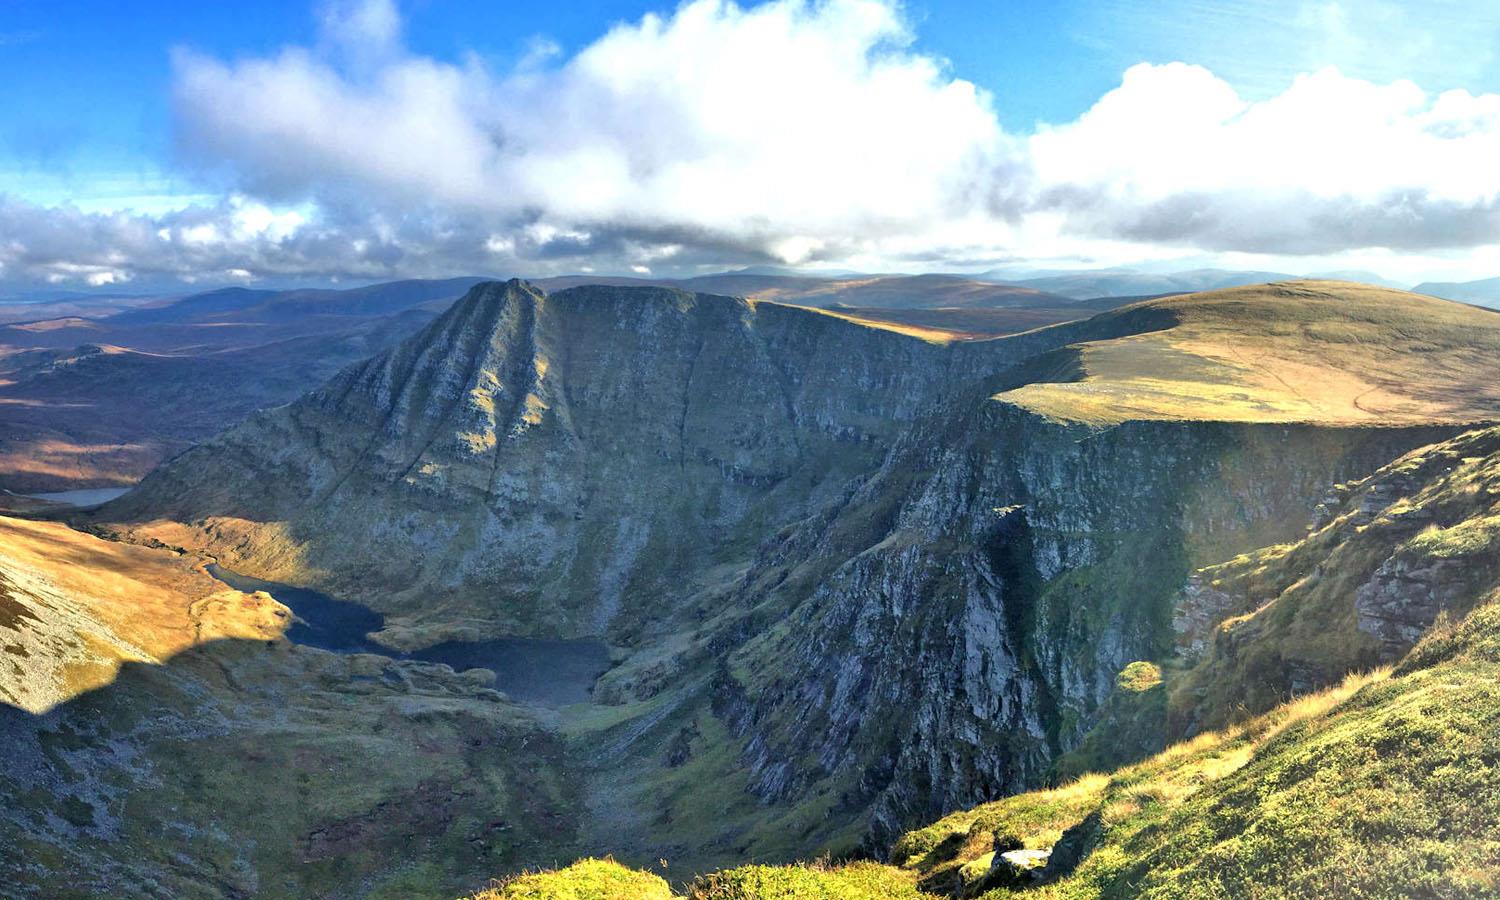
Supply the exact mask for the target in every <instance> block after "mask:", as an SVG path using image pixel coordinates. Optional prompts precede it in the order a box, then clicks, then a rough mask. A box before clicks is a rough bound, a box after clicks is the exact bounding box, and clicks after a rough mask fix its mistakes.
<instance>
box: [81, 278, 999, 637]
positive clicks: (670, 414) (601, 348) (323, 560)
mask: <svg viewBox="0 0 1500 900" xmlns="http://www.w3.org/2000/svg"><path fill="white" fill-rule="evenodd" d="M992 356H993V357H995V358H996V359H1001V360H1003V359H1004V357H1005V353H1004V352H1003V351H997V352H995V353H993V354H992ZM993 365H995V366H996V367H998V368H1003V365H1002V364H1000V363H994V364H993ZM964 366H968V367H970V368H975V367H976V364H975V363H974V362H972V356H970V357H961V356H960V355H958V354H955V353H952V352H949V350H948V348H945V347H943V346H940V345H935V344H930V343H926V342H923V341H917V340H911V339H907V338H904V337H901V336H899V335H895V334H892V333H888V332H883V331H877V330H873V329H869V328H864V327H861V326H858V325H854V324H851V323H848V322H845V321H842V320H840V319H837V318H834V317H832V316H824V315H819V314H815V313H809V312H804V311H799V310H792V309H789V308H784V307H777V306H770V305H756V304H752V303H749V302H746V301H741V300H732V299H729V298H723V297H707V296H702V295H692V294H686V293H682V292H678V291H671V290H665V289H620V288H577V289H572V290H567V291H561V292H559V293H557V294H555V295H552V296H543V295H542V294H541V293H539V292H537V291H536V290H534V289H532V288H530V287H529V286H526V285H524V284H521V283H518V282H512V283H510V284H506V285H499V284H490V285H484V286H481V287H479V288H477V289H476V290H475V291H473V292H472V293H471V294H470V295H469V296H468V297H466V298H465V299H464V300H463V301H462V302H460V303H459V304H458V305H456V306H455V307H453V308H452V309H451V310H449V312H448V313H447V314H446V315H444V316H443V317H442V318H441V319H440V320H439V321H438V322H436V323H435V324H434V325H433V326H432V327H430V328H429V329H428V330H427V331H426V332H424V333H423V334H421V335H419V336H418V337H417V338H416V339H414V340H412V341H409V342H407V343H405V344H403V345H402V346H400V347H399V348H397V349H396V350H394V351H392V352H390V353H387V354H384V355H382V356H379V357H376V358H374V359H372V360H370V361H369V362H367V363H365V364H362V365H359V366H356V367H354V368H351V369H348V370H346V371H345V372H343V373H342V374H340V375H339V376H338V377H337V378H335V379H334V380H333V381H332V382H330V383H329V384H328V385H327V386H325V387H324V388H322V389H321V390H319V391H316V392H314V393H313V394H311V395H309V396H308V397H306V398H304V399H303V400H301V401H298V402H297V403H294V404H292V405H291V406H289V407H285V408H282V409H278V410H274V411H271V412H268V413H265V414H262V415H260V416H257V417H256V418H254V419H253V420H252V421H251V422H249V423H247V424H246V425H245V426H243V427H241V428H238V429H235V430H233V431H231V432H228V433H226V434H224V435H222V436H220V437H219V438H217V439H215V440H214V441H211V442H209V443H208V444H206V445H204V446H202V447H200V448H198V449H196V450H194V451H192V452H190V453H188V454H185V455H184V456H183V457H181V458H180V459H178V460H176V461H174V462H173V463H172V464H170V465H168V466H166V467H164V468H163V469H162V470H160V471H158V472H157V473H155V474H153V475H152V476H151V477H150V478H148V479H147V480H146V481H145V482H144V483H143V484H142V485H141V487H140V489H139V490H137V491H136V492H135V493H134V494H133V495H132V496H131V497H130V498H129V499H128V500H126V501H124V502H123V503H122V504H121V505H120V506H118V507H117V508H116V509H114V510H112V511H111V513H110V514H111V516H114V517H116V518H117V519H118V518H124V519H137V520H140V519H167V520H170V521H174V522H180V523H188V524H189V525H190V527H191V530H192V533H191V534H185V533H184V534H175V535H172V536H168V540H169V542H173V543H183V544H190V545H192V546H195V547H203V548H206V549H209V550H210V551H212V552H214V553H216V554H219V555H220V556H222V557H223V558H224V559H225V560H226V562H228V563H229V564H230V565H231V566H235V567H241V568H244V569H246V570H247V571H252V572H255V573H256V574H258V575H263V576H266V577H272V578H280V579H282V580H292V581H300V582H304V583H311V584H315V585H318V586H321V587H323V588H326V589H329V590H330V591H332V592H334V593H344V594H350V595H354V594H358V595H360V596H365V597H368V599H369V600H370V602H371V603H372V604H373V605H376V606H378V607H380V608H381V609H382V611H384V612H387V613H390V614H394V616H393V628H392V631H391V633H390V634H388V635H386V637H388V638H389V639H391V640H392V641H395V642H405V643H412V642H422V641H429V642H430V641H432V640H436V639H439V638H441V637H442V636H445V635H446V634H447V633H449V632H451V631H453V630H455V629H460V630H462V629H468V630H471V631H481V632H483V631H488V632H510V633H517V632H521V633H525V632H548V633H558V634H595V633H604V632H606V631H612V632H613V633H616V634H619V635H625V636H628V635H630V634H632V633H634V631H636V630H638V629H639V628H640V626H641V623H642V622H643V621H644V620H645V619H646V618H648V617H652V616H657V617H659V616H661V615H662V614H664V613H668V612H671V611H672V609H673V607H674V606H675V605H677V604H679V603H680V602H681V601H682V599H683V598H685V597H687V596H690V595H692V594H694V593H696V592H698V591H701V590H703V589H704V588H705V587H707V586H709V585H711V584H712V583H713V582H714V581H715V580H716V579H717V578H720V577H722V575H723V571H722V569H723V567H725V566H727V565H734V564H743V563H744V562H745V561H747V560H748V558H749V556H750V554H751V552H752V551H753V548H754V546H755V544H757V543H758V542H759V540H760V539H761V538H762V537H763V536H764V535H765V534H767V533H774V531H775V530H776V529H777V528H779V527H781V526H782V525H784V524H785V523H787V522H790V521H796V520H797V519H798V518H801V517H802V516H805V515H807V514H809V513H810V512H812V511H813V510H816V509H819V508H821V507H822V506H824V505H826V504H827V503H828V502H830V500H831V499H833V498H834V497H835V496H836V495H837V492H838V491H839V490H841V489H842V485H843V484H844V483H845V482H846V481H847V480H848V479H850V478H852V477H854V476H856V475H858V474H860V473H861V472H866V471H869V470H872V469H873V468H874V467H875V466H877V465H878V464H879V461H880V459H881V458H882V455H883V453H884V452H885V450H886V448H888V447H889V446H890V444H891V443H892V441H893V440H894V439H895V438H896V436H897V435H899V434H900V433H901V430H902V429H903V428H905V427H907V426H909V425H910V423H912V422H913V421H915V420H916V419H917V418H918V417H919V416H920V415H921V414H922V413H923V412H924V411H926V409H927V407H928V406H929V405H930V404H931V403H932V402H933V398H934V397H935V396H938V395H940V394H941V393H942V392H943V391H944V390H946V388H947V386H948V385H949V384H950V383H951V382H952V381H954V380H961V379H957V376H956V374H955V373H956V372H958V371H959V370H960V369H961V368H962V367H964ZM372 585H378V586H379V587H378V590H369V587H370V586H372Z"/></svg>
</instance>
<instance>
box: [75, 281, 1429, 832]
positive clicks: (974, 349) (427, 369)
mask: <svg viewBox="0 0 1500 900" xmlns="http://www.w3.org/2000/svg"><path fill="white" fill-rule="evenodd" d="M1327 308H1328V309H1329V310H1335V311H1336V310H1337V307H1336V306H1335V305H1333V304H1328V305H1327ZM1330 314H1335V313H1330ZM1177 315H1178V313H1176V312H1170V311H1168V312H1163V311H1161V310H1158V309H1155V308H1153V307H1150V306H1146V307H1139V308H1136V309H1134V310H1132V311H1127V312H1126V313H1124V314H1120V315H1116V316H1111V317H1108V318H1107V319H1106V320H1102V321H1096V322H1093V323H1083V324H1080V325H1076V326H1065V327H1062V328H1054V329H1045V330H1043V331H1040V332H1036V333H1032V334H1028V335H1022V336H1017V337H1014V338H1008V339H1002V340H997V341H992V342H982V343H976V344H968V345H945V344H937V343H930V342H924V341H920V340H916V339H913V338H910V337H906V336H903V335H900V334H895V333H891V332H886V331H880V330H876V329H872V328H867V327H863V326H860V325H857V324H853V323H850V322H847V321H844V320H842V319H839V318H836V317H833V316H827V315H822V314H819V313H816V312H811V311H806V310H795V309H789V308H784V307H777V306H774V305H770V304H753V303H749V302H746V301H741V300H733V299H730V298H723V297H711V296H704V295H693V294H686V293H682V292H677V291H670V290H662V289H639V288H637V289H625V288H598V287H591V288H578V289H571V290H566V291H559V292H558V293H556V294H551V295H543V294H541V293H540V292H538V291H536V290H534V289H532V288H530V287H529V286H527V285H525V284H522V283H519V282H512V283H509V284H506V285H498V284H490V285H481V286H480V287H478V288H476V289H475V290H474V291H473V292H471V293H470V294H469V295H468V296H467V297H466V298H465V299H464V300H463V301H461V302H460V303H459V304H458V305H456V306H455V307H454V308H452V309H451V310H449V311H448V313H446V314H445V315H444V316H443V317H442V318H441V319H439V320H438V321H437V322H436V323H434V324H433V325H432V326H431V327H430V328H428V329H427V330H426V331H425V332H423V333H422V334H421V335H419V336H417V337H416V338H414V339H412V340H410V341H408V342H406V343H404V344H402V345H401V346H399V347H397V348H396V349H394V350H393V351H391V352H388V353H386V354H383V355H381V356H378V357H376V358H374V359H372V360H370V361H368V362H366V363H363V364H361V365H358V366H355V367H353V368H351V369H348V370H346V371H344V372H343V373H341V374H340V375H339V376H338V377H337V378H335V379H334V380H333V381H331V382H330V383H329V384H328V385H326V386H325V387H324V388H322V389H320V390H318V391H316V392H314V393H313V394H310V395H308V396H307V397H305V398H303V399H302V400H300V401H298V402H296V403H294V404H292V405H290V406H287V407H284V408H281V409H277V410H273V411H270V412H267V413H263V414H261V415H259V416H257V417H255V418H254V419H252V420H251V421H249V422H247V423H246V424H245V425H243V426H241V427H239V428H236V429H234V430H232V431H230V432H227V433H225V434H223V435H221V436H219V437H218V438H215V439H214V440H212V441H210V442H208V443H206V444H204V445H202V446H201V447H199V448H197V449H195V450H193V451H191V452H189V453H187V454H184V455H183V456H182V457H180V458H178V459H177V460H175V461H173V462H172V463H171V464H169V465H167V466H165V467H163V468H162V469H161V470H159V471H158V472H156V473H154V474H153V475H152V476H151V477H150V478H148V479H147V480H146V482H144V483H143V484H142V485H141V487H140V488H139V489H138V490H137V491H135V492H133V493H132V494H131V495H128V496H127V497H126V498H125V499H123V500H122V501H119V502H117V503H116V504H113V505H111V506H109V507H106V509H105V510H104V511H102V512H101V513H99V514H98V515H97V516H95V517H94V518H93V519H92V520H91V524H92V525H93V526H94V527H97V528H101V529H102V530H105V531H108V532H113V533H118V534H122V535H125V536H129V537H133V538H134V539H138V540H147V539H155V540H160V541H163V542H165V543H167V544H171V545H175V546H182V547H187V548H192V549H195V550H203V551H206V552H209V553H212V554H214V555H216V556H218V557H219V558H221V559H222V560H224V561H225V562H226V563H228V564H229V566H230V567H231V568H235V569H238V570H241V571H244V572H247V573H250V574H255V575H258V576H261V577H266V578H272V579H276V580H283V581H292V582H299V583H303V584H310V585H312V586H316V587H319V588H322V589H324V590H327V591H329V592H331V593H334V594H342V595H345V596H349V597H357V598H359V599H362V600H364V601H366V602H368V603H370V604H371V605H372V606H375V607H377V608H379V609H380V610H381V611H382V612H385V613H386V614H387V615H388V619H387V621H388V624H389V627H388V628H387V630H386V631H385V632H383V633H382V635H381V636H380V637H381V638H382V639H383V640H386V641H387V642H389V643H392V644H395V645H404V646H414V645H422V644H427V643H432V642H434V641H437V640H441V639H443V638H445V637H450V636H458V635H463V636H474V635H480V634H486V635H487V634H505V633H511V634H516V633H524V634H559V635H581V634H603V635H606V636H607V637H608V639H609V640H610V642H611V643H612V644H613V645H614V647H615V650H616V658H617V660H619V664H618V665H617V666H616V668H615V669H614V670H612V671H611V672H610V673H609V674H607V675H606V676H605V677H604V679H603V680H602V681H601V682H600V684H599V685H598V687H597V688H596V691H595V700H596V702H598V703H601V704H607V705H609V706H610V707H612V708H611V709H610V710H608V711H607V712H603V713H600V712H597V711H596V712H595V713H594V714H592V717H588V716H586V717H583V718H582V719H581V720H580V722H581V723H582V724H575V725H570V726H568V727H570V728H574V729H578V730H581V733H584V734H586V735H587V739H586V740H582V741H580V743H581V744H582V745H584V747H585V748H586V749H583V750H580V751H579V752H577V753H576V754H574V756H573V758H572V759H571V761H570V762H569V765H570V766H572V767H574V771H577V772H579V773H581V775H582V777H584V778H585V780H586V781H587V782H588V785H589V787H588V791H589V792H590V799H589V801H588V802H589V804H590V811H591V816H590V820H589V823H586V824H585V825H583V826H582V827H583V828H584V829H585V830H586V831H587V830H588V829H589V828H593V829H594V830H595V833H594V834H593V836H592V838H591V837H590V836H589V835H587V834H585V835H584V837H583V838H582V840H583V842H584V844H585V845H587V844H588V843H589V841H590V840H595V841H597V844H598V846H599V848H600V849H603V850H613V851H615V852H622V853H637V854H639V855H642V856H645V855H647V854H655V853H656V852H657V851H658V850H664V849H665V850H672V851H676V852H679V853H681V854H684V855H687V856H688V857H689V858H692V859H699V860H702V859H712V858H713V854H716V853H718V854H724V855H725V856H727V857H729V858H738V857H741V856H744V855H746V854H750V855H755V856H758V857H763V858H764V857H776V856H781V857H787V856H795V855H806V854H807V853H809V852H810V851H814V850H817V849H821V848H826V847H847V846H849V845H850V844H852V843H854V842H856V841H858V840H861V839H867V840H869V845H870V846H872V847H879V846H882V845H883V844H884V843H885V842H886V840H887V839H888V838H890V837H891V836H893V835H894V834H895V833H897V832H898V831H899V830H900V829H901V828H902V827H904V826H907V825H910V824H913V823H915V822H918V821H921V820H923V819H926V818H930V817H931V816H934V815H936V814H938V813H941V812H944V811H947V810H950V809H953V808H956V807H959V806H964V805H970V804H972V803H974V802H977V801H981V800H986V799H991V798H994V797H997V796H1001V795H1004V794H1007V793H1011V792H1014V791H1016V790H1019V789H1022V788H1025V787H1029V786H1034V785H1036V784H1038V783H1039V782H1040V781H1041V780H1042V779H1043V778H1044V777H1045V776H1046V774H1047V772H1048V770H1049V768H1050V766H1051V765H1052V764H1053V763H1054V762H1055V761H1056V760H1057V759H1058V757H1059V756H1060V755H1061V754H1063V753H1065V752H1067V751H1068V750H1070V749H1072V748H1074V747H1076V746H1077V745H1078V744H1079V742H1080V741H1081V740H1083V738H1084V735H1085V734H1086V733H1087V732H1088V730H1089V728H1090V726H1091V725H1093V724H1094V722H1095V721H1096V719H1097V713H1098V710H1099V708H1100V706H1101V704H1103V703H1104V702H1105V701H1106V699H1107V698H1108V697H1109V694H1110V692H1111V690H1112V689H1113V684H1114V679H1115V676H1116V674H1117V672H1118V671H1119V670H1120V669H1121V668H1122V667H1123V666H1124V665H1125V664H1126V663H1129V662H1131V661H1132V660H1137V659H1147V658H1161V657H1163V656H1165V655H1167V654H1169V653H1170V651H1171V647H1172V644H1173V641H1174V634H1173V630H1172V620H1173V605H1174V600H1175V599H1176V595H1177V592H1178V590H1179V588H1181V586H1182V585H1183V584H1184V582H1185V581H1186V580H1187V578H1188V576H1189V574H1190V573H1192V572H1193V571H1194V570H1195V569H1196V568H1198V567H1200V566H1203V565H1205V564H1207V563H1210V562H1215V561H1219V560H1223V559H1225V558H1227V557H1230V556H1233V555H1235V554H1237V553H1240V552H1243V551H1245V550H1248V549H1250V548H1254V547H1258V546H1263V545H1265V544H1268V543H1271V542H1277V541H1286V540H1290V539H1293V538H1297V537H1300V536H1302V534H1303V532H1304V527H1305V524H1306V523H1307V522H1308V521H1309V519H1310V518H1311V517H1312V516H1313V515H1314V513H1315V509H1316V507H1317V504H1318V502H1319V500H1321V499H1323V498H1325V497H1327V496H1328V494H1329V492H1330V490H1332V489H1333V487H1334V485H1335V484H1336V483H1339V482H1342V481H1346V480H1348V479H1351V478H1358V477H1362V476H1364V475H1365V474H1366V473H1368V472H1370V471H1372V470H1374V469H1375V468H1376V467H1378V466H1380V465H1381V464H1383V463H1385V462H1387V461H1388V460H1390V459H1392V458H1393V457H1395V456H1397V455H1399V454H1400V453H1402V452H1404V451H1406V450H1408V449H1410V448H1412V447H1414V446H1418V445H1421V444H1424V443H1428V442H1430V441H1432V440H1434V439H1436V438H1438V437H1441V436H1444V435H1446V434H1449V433H1451V432H1452V431H1453V430H1454V429H1453V426H1451V425H1445V426H1442V427H1440V428H1431V427H1426V426H1421V425H1413V426H1411V427H1405V428H1373V427H1354V426H1350V425H1342V426H1334V425H1314V424H1298V423H1287V422H1278V423H1275V424H1271V423H1256V422H1254V421H1237V422H1236V421H1207V420H1201V419H1200V420H1181V419H1171V418H1162V419H1159V420H1155V421H1134V420H1127V421H1122V422H1114V423H1112V424H1108V425H1097V424H1096V425H1094V426H1086V425H1082V424H1076V423H1069V422H1067V421H1059V420H1058V419H1056V418H1051V417H1047V416H1043V415H1039V414H1037V413H1035V412H1032V411H1029V410H1028V409H1027V408H1025V407H1023V406H1021V405H1018V404H1017V403H1015V402H1009V401H1008V400H1006V399H1004V398H1005V397H1006V396H1014V395H1013V394H1009V395H1008V394H1004V393H1001V394H998V395H997V392H1004V391H1013V389H1015V388H1017V387H1019V386H1024V385H1026V384H1029V383H1033V382H1035V381H1053V382H1058V381H1070V382H1079V381H1080V379H1084V378H1086V376H1087V375H1088V373H1087V371H1086V362H1087V358H1088V357H1087V355H1086V354H1081V353H1078V352H1076V351H1073V350H1064V349H1062V348H1065V347H1068V346H1069V345H1072V344H1075V343H1077V342H1079V341H1101V340H1107V339H1109V338H1111V337H1116V336H1119V335H1122V334H1123V335H1127V336H1131V335H1138V334H1144V333H1149V332H1154V331H1160V330H1165V329H1169V328H1171V327H1172V325H1173V322H1174V321H1176V319H1175V318H1174V317H1175V316H1177ZM1127 343H1128V340H1127ZM1130 346H1134V345H1130ZM1127 349H1128V347H1127ZM1117 350H1118V348H1117ZM1053 351H1060V352H1053ZM1120 352H1124V351H1120ZM1215 352H1217V351H1215ZM1194 371H1197V370H1196V369H1195V370H1194ZM1215 371H1217V370H1215ZM1076 387H1077V390H1075V391H1073V393H1077V394H1080V395H1085V394H1087V393H1088V391H1089V390H1090V389H1091V388H1090V386H1089V385H1088V384H1087V383H1082V382H1080V384H1078V385H1077V386H1076ZM997 396H998V398H997ZM1049 396H1050V395H1049ZM1236 396H1237V397H1238V395H1236ZM1252 399H1253V398H1252ZM1235 402H1236V404H1238V405H1236V406H1235V408H1236V409H1241V408H1243V407H1245V406H1246V405H1248V404H1247V403H1246V401H1245V399H1244V398H1243V397H1239V398H1238V399H1237V400H1236V401H1235ZM1056 406H1057V405H1056V404H1055V403H1054V404H1053V405H1052V406H1051V407H1049V410H1050V409H1054V408H1056ZM1200 583H1201V582H1200ZM1209 584H1210V586H1211V587H1212V589H1213V590H1214V591H1216V592H1220V593H1221V594H1222V595H1223V596H1224V597H1237V596H1239V595H1238V594H1236V593H1235V592H1234V591H1232V590H1229V589H1227V588H1222V587H1221V586H1214V585H1213V583H1212V579H1210V581H1209ZM1374 596H1375V594H1372V597H1374ZM1236 602H1237V603H1238V602H1239V601H1236ZM1231 605H1233V604H1229V605H1225V607H1224V609H1225V610H1226V611H1227V610H1228V609H1229V608H1230V606H1231ZM1242 605H1245V604H1242ZM1245 607H1246V608H1249V607H1248V605H1245ZM1370 608H1371V609H1372V610H1375V611H1376V612H1374V613H1372V615H1376V614H1378V611H1379V609H1382V608H1384V607H1382V606H1381V605H1380V604H1379V603H1378V602H1376V601H1375V600H1372V601H1371V604H1370ZM1178 615H1179V618H1184V620H1185V621H1198V622H1199V624H1198V625H1195V626H1193V627H1195V628H1196V629H1197V630H1198V632H1199V633H1205V632H1207V631H1209V630H1211V627H1212V626H1210V625H1209V624H1207V623H1209V622H1212V623H1214V624H1217V621H1218V617H1219V612H1216V611H1215V612H1209V613H1202V612H1193V611H1192V610H1184V611H1181V612H1179V614H1178ZM1202 640H1206V639H1202ZM705 785H713V786H714V789H713V790H714V792H713V793H711V794H709V795H706V794H705V793H704V792H705V790H707V788H706V787H705ZM622 834H623V835H633V836H634V837H633V838H626V839H622V837H621V835H622ZM630 840H635V841H637V842H638V843H637V844H635V845H631V844H629V841H630ZM652 858H654V856H653V857H652Z"/></svg>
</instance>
